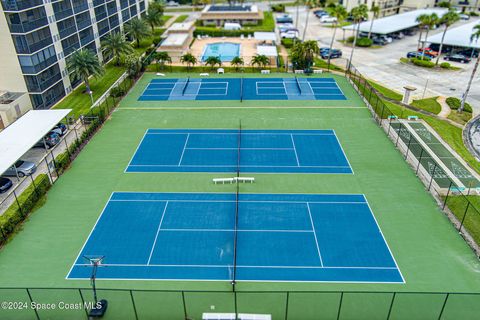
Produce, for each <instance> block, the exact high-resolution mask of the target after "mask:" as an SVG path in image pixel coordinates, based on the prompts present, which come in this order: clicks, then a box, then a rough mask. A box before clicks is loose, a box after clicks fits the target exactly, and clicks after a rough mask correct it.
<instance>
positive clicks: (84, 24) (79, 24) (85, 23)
mask: <svg viewBox="0 0 480 320" xmlns="http://www.w3.org/2000/svg"><path fill="white" fill-rule="evenodd" d="M91 25H92V21H90V19H88V20H82V21H77V29H78V30H82V29H85V28H86V27H89V26H91Z"/></svg>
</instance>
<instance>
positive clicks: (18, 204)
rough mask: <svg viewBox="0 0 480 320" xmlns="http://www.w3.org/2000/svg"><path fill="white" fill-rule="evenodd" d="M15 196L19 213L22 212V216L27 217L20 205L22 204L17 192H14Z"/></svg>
mask: <svg viewBox="0 0 480 320" xmlns="http://www.w3.org/2000/svg"><path fill="white" fill-rule="evenodd" d="M13 196H14V197H15V201H16V202H17V206H18V211H20V214H21V215H22V217H25V215H24V214H23V210H22V206H21V205H20V202H19V201H18V197H17V193H16V192H15V190H13Z"/></svg>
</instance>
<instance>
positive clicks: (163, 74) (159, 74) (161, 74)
mask: <svg viewBox="0 0 480 320" xmlns="http://www.w3.org/2000/svg"><path fill="white" fill-rule="evenodd" d="M157 76H159V77H165V73H160V72H157Z"/></svg>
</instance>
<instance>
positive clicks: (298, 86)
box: [295, 77, 302, 95]
mask: <svg viewBox="0 0 480 320" xmlns="http://www.w3.org/2000/svg"><path fill="white" fill-rule="evenodd" d="M295 83H296V84H297V88H298V92H300V95H301V94H302V88H301V87H300V82H299V81H298V78H297V77H295Z"/></svg>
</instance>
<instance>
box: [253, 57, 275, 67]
mask: <svg viewBox="0 0 480 320" xmlns="http://www.w3.org/2000/svg"><path fill="white" fill-rule="evenodd" d="M250 64H251V65H252V67H254V66H255V65H256V66H258V67H261V68H265V66H266V65H268V64H270V59H268V57H267V56H266V55H263V54H257V55H255V56H254V57H253V58H252V61H250Z"/></svg>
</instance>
